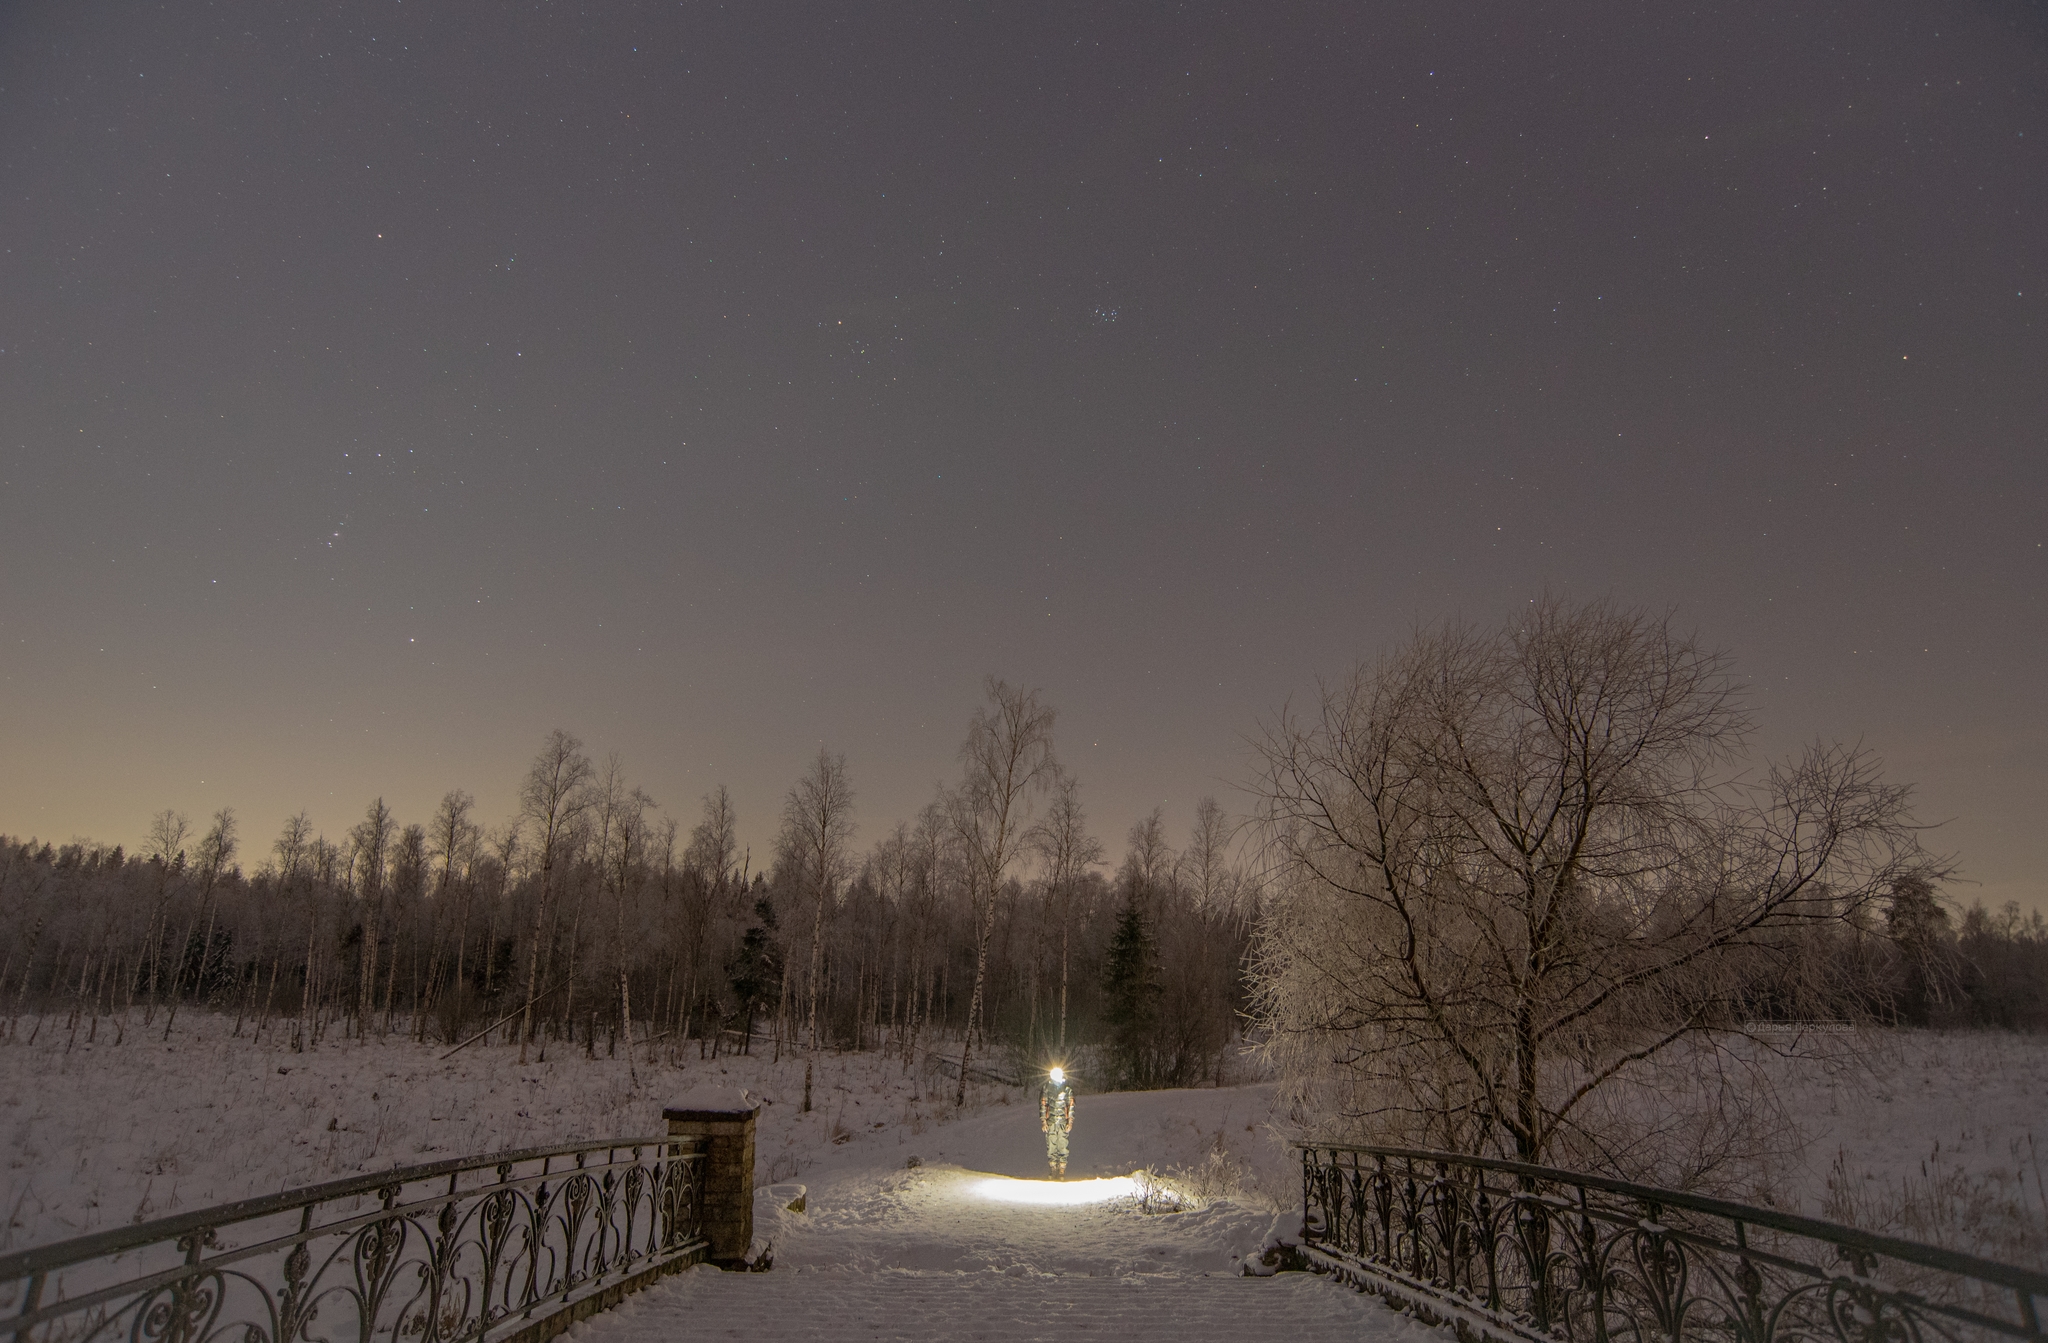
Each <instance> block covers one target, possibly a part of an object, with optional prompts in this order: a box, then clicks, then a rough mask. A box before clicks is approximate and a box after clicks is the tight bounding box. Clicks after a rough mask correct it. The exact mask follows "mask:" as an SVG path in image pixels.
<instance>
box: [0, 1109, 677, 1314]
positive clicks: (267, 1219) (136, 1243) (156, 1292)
mask: <svg viewBox="0 0 2048 1343" xmlns="http://www.w3.org/2000/svg"><path fill="white" fill-rule="evenodd" d="M703 1163H704V1157H703V1155H702V1153H701V1152H700V1151H699V1150H698V1149H697V1143H696V1141H695V1140H694V1139H687V1138H682V1139H678V1138H644V1139H621V1140H619V1141H616V1142H605V1143H595V1144H592V1143H576V1144H570V1145H568V1146H562V1147H545V1148H534V1149H530V1150H527V1151H521V1152H506V1153H501V1154H497V1155H493V1156H481V1157H472V1158H468V1159H465V1160H461V1161H443V1162H439V1163H436V1164H434V1165H430V1166H413V1167H409V1168H406V1169H401V1170H393V1171H387V1172H384V1173H382V1174H378V1175H366V1176H361V1177H358V1178H355V1179H349V1180H339V1181H336V1182H334V1183H332V1184H323V1185H318V1186H315V1187H314V1188H311V1189H300V1190H293V1191H290V1192H287V1193H282V1194H276V1195H272V1196H270V1197H266V1198H256V1199H249V1200H246V1201H244V1202H241V1203H231V1204H228V1205H226V1206H224V1207H218V1208H208V1209H203V1210H201V1211H198V1212H191V1213H185V1214H182V1215H180V1216H177V1217H168V1218H164V1219H163V1220H161V1221H155V1222H149V1223H145V1224H143V1225H141V1226H134V1227H123V1228H120V1229H117V1230H113V1231H104V1232H100V1233H97V1234H95V1235H90V1236H83V1237H80V1238H79V1239H76V1240H69V1241H63V1242H60V1243H58V1244H55V1245H46V1246H43V1247H41V1248H38V1249H32V1250H24V1251H22V1252H20V1253H18V1254H10V1255H6V1256H0V1343H378V1341H379V1340H384V1341H386V1343H511V1341H512V1340H518V1343H536V1341H537V1340H540V1339H545V1338H549V1337H552V1336H553V1335H554V1334H556V1333H559V1332H560V1331H561V1330H562V1329H565V1328H567V1327H568V1325H569V1323H570V1322H571V1321H572V1320H574V1319H579V1318H581V1317H582V1316H583V1315H586V1314H589V1313H590V1312H592V1311H594V1310H597V1309H600V1308H602V1307H603V1306H605V1305H608V1304H610V1303H611V1302H612V1301H614V1300H616V1299H617V1298H618V1297H619V1296H622V1295H624V1294H625V1293H626V1292H629V1291H632V1290H634V1289H635V1288H637V1287H640V1286H643V1285H645V1284H646V1283H648V1282H651V1281H652V1280H653V1279H654V1277H655V1276H657V1275H659V1274H660V1273H662V1272H664V1271H669V1270H673V1269H676V1268H680V1267H684V1266H687V1265H688V1264H690V1263H694V1262H696V1261H697V1260H699V1259H702V1258H703V1257H704V1254H705V1250H706V1242H705V1240H704V1239H703V1237H702V1235H701V1234H700V1229H699V1228H700V1225H701V1221H702V1216H701V1214H702V1206H703V1188H704V1177H703Z"/></svg>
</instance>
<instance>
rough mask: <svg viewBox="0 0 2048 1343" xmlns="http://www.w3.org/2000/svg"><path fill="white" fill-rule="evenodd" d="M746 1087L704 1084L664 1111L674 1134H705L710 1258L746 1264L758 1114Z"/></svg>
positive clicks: (734, 1264)
mask: <svg viewBox="0 0 2048 1343" xmlns="http://www.w3.org/2000/svg"><path fill="white" fill-rule="evenodd" d="M760 1108H761V1107H760V1106H759V1105H757V1104H755V1102H754V1101H753V1100H751V1099H750V1098H749V1097H748V1096H747V1094H746V1093H745V1092H743V1091H735V1090H732V1089H730V1088H726V1087H700V1088H698V1089H697V1090H695V1091H692V1092H690V1093H689V1094H688V1095H686V1096H684V1097H683V1098H682V1099H681V1100H680V1101H678V1102H677V1103H676V1104H675V1105H672V1106H670V1107H668V1108H667V1109H665V1110H663V1111H662V1112H661V1116H662V1118H663V1119H666V1120H667V1121H668V1134H669V1136H670V1137H671V1138H697V1139H701V1140H702V1141H701V1143H700V1150H701V1151H702V1152H703V1153H704V1157H703V1176H702V1178H703V1189H704V1199H703V1202H702V1203H701V1204H700V1205H699V1206H700V1207H701V1208H702V1209H703V1226H704V1237H705V1239H707V1240H709V1241H710V1242H711V1255H710V1258H711V1262H712V1263H714V1264H717V1265H718V1266H719V1267H720V1268H745V1267H746V1266H747V1249H748V1247H749V1246H750V1245H752V1244H753V1241H754V1118H755V1116H756V1115H757V1114H758V1113H759V1111H760Z"/></svg>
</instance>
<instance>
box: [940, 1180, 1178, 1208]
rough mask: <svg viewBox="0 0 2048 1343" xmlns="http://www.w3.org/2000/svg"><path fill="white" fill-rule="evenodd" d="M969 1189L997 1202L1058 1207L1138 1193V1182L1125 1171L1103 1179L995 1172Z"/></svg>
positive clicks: (1129, 1196)
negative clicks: (1029, 1177)
mask: <svg viewBox="0 0 2048 1343" xmlns="http://www.w3.org/2000/svg"><path fill="white" fill-rule="evenodd" d="M970 1192H972V1193H975V1194H978V1195H980V1196H981V1197H982V1198H986V1199H993V1200H995V1201H996V1202H998V1203H1036V1204H1040V1205H1044V1206H1054V1207H1057V1206H1067V1205H1072V1204H1076V1203H1105V1202H1107V1201H1109V1200H1110V1199H1113V1198H1131V1197H1134V1196H1135V1195H1136V1194H1137V1192H1138V1185H1137V1182H1136V1181H1135V1180H1133V1179H1131V1177H1130V1176H1128V1175H1118V1176H1115V1177H1113V1178H1111V1179H1106V1180H1012V1179H1010V1178H1009V1177H1008V1176H1004V1175H998V1176H995V1177H993V1178H991V1179H987V1180H982V1181H981V1182H979V1183H978V1184H975V1185H974V1186H973V1187H972V1188H971V1190H970Z"/></svg>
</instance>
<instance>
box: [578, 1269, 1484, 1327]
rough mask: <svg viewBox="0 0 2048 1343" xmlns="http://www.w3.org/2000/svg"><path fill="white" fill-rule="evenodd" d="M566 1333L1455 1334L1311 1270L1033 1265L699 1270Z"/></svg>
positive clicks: (652, 1290)
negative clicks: (1066, 1269) (1225, 1273)
mask: <svg viewBox="0 0 2048 1343" xmlns="http://www.w3.org/2000/svg"><path fill="white" fill-rule="evenodd" d="M568 1337H569V1340H570V1343H680V1341H681V1340H683V1339H741V1340H749V1343H774V1341H775V1340H780V1339H807V1340H808V1339H815V1340H819V1343H855V1340H858V1341H859V1343H869V1340H880V1339H900V1340H905V1341H906V1343H923V1341H924V1340H962V1339H977V1340H991V1341H992V1343H1007V1341H1008V1340H1027V1339H1028V1340H1036V1339H1060V1340H1067V1339H1089V1338H1103V1339H1117V1340H1120V1341H1121V1343H1141V1341H1142V1340H1149V1339H1162V1340H1174V1341H1175V1343H1246V1340H1255V1339H1266V1338H1285V1339H1288V1340H1290V1343H1423V1341H1424V1340H1425V1339H1428V1340H1431V1341H1432V1343H1450V1340H1451V1338H1452V1336H1451V1335H1450V1334H1449V1333H1448V1332H1447V1331H1443V1330H1434V1329H1426V1328H1425V1327H1424V1326H1422V1325H1420V1324H1417V1323H1416V1322H1415V1321H1414V1320H1412V1319H1408V1318H1406V1317H1404V1316H1400V1315H1396V1314H1394V1313H1392V1312H1391V1311H1389V1310H1387V1308H1386V1307H1384V1306H1382V1305H1379V1304H1378V1303H1377V1301H1376V1300H1375V1299H1374V1298H1372V1297H1368V1296H1363V1295H1360V1294H1359V1293H1357V1292H1354V1291H1351V1290H1350V1289H1348V1288H1345V1287H1340V1286H1338V1285H1337V1284H1335V1283H1332V1282H1330V1281H1328V1280H1326V1279H1323V1278H1318V1277H1312V1276H1310V1275H1309V1274H1306V1273H1288V1274H1283V1275H1281V1276H1279V1277H1275V1278H1264V1279H1260V1278H1235V1277H1208V1278H1188V1277H1174V1276H1160V1277H1140V1276H1127V1277H1096V1278H1078V1277H1072V1276H1059V1275H1052V1276H1038V1275H1026V1274H1019V1275H1016V1276H1010V1275H1005V1274H1001V1273H928V1272H908V1271H904V1270H899V1269H884V1270H881V1271H879V1272H858V1271H853V1270H848V1269H823V1270H811V1271H805V1272H800V1273H787V1274H785V1273H783V1272H782V1271H780V1270H779V1269H778V1270H777V1271H776V1272H773V1273H720V1272H719V1271H718V1270H716V1269H707V1268H698V1269H693V1270H691V1271H690V1272H688V1273H685V1274H683V1275H681V1277H680V1278H678V1279H676V1280H674V1281H672V1282H671V1283H668V1284H665V1285H663V1286H660V1287H656V1288H653V1289H651V1290H649V1291H646V1292H643V1293H641V1294H640V1295H638V1296H636V1297H633V1298H631V1299H629V1300H627V1301H626V1302H625V1303H624V1304H622V1305H620V1306H619V1307H618V1309H616V1310H612V1311H608V1312H606V1313H605V1314H604V1315H601V1316H599V1317H597V1318H596V1319H594V1320H590V1321H588V1322H586V1323H584V1324H579V1325H577V1326H576V1327H575V1328H574V1329H573V1330H571V1331H570V1334H569V1336H568Z"/></svg>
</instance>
